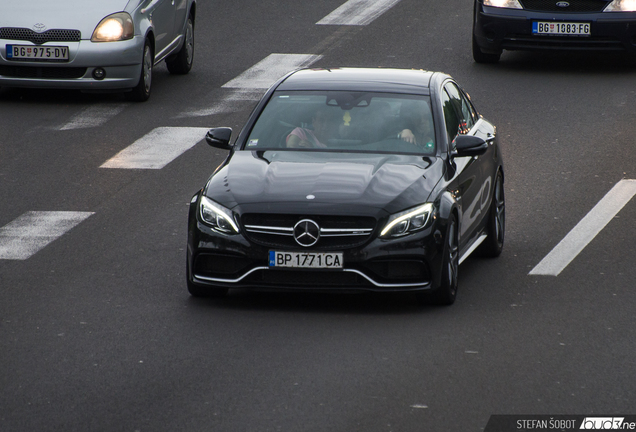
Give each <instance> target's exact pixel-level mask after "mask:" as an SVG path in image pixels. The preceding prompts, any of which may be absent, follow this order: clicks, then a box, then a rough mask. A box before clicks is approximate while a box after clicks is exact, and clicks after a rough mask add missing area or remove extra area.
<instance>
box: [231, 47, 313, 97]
mask: <svg viewBox="0 0 636 432" xmlns="http://www.w3.org/2000/svg"><path fill="white" fill-rule="evenodd" d="M321 58H322V56H321V55H315V54H270V55H268V56H267V57H265V58H264V59H263V60H261V61H260V62H258V63H256V64H255V65H254V66H252V67H251V68H249V69H248V70H246V71H245V72H243V73H242V74H240V75H239V76H237V77H236V78H234V79H232V80H230V81H228V82H227V83H225V84H223V87H224V88H241V89H268V88H269V87H270V86H271V85H272V84H274V83H275V82H276V80H277V79H279V78H281V77H282V76H284V75H285V74H286V73H287V72H291V71H293V70H295V69H298V68H303V67H308V66H310V65H312V64H313V63H315V62H317V61H318V60H320V59H321Z"/></svg>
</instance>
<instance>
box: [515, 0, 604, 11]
mask: <svg viewBox="0 0 636 432" xmlns="http://www.w3.org/2000/svg"><path fill="white" fill-rule="evenodd" d="M520 2H521V5H522V6H523V8H524V9H526V10H534V11H541V12H563V13H572V12H602V11H603V9H605V6H607V4H608V2H607V1H605V0H569V1H568V2H567V3H569V6H567V7H560V6H557V3H563V2H559V1H557V0H520Z"/></svg>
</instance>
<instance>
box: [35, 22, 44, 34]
mask: <svg viewBox="0 0 636 432" xmlns="http://www.w3.org/2000/svg"><path fill="white" fill-rule="evenodd" d="M44 30H46V26H45V25H44V24H42V23H37V24H35V25H34V26H33V31H35V32H36V33H42V32H43V31H44Z"/></svg>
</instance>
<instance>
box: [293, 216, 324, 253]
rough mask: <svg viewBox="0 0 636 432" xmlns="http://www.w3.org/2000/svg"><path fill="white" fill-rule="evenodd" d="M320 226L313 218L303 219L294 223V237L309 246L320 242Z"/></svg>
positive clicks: (297, 241) (299, 242) (298, 241)
mask: <svg viewBox="0 0 636 432" xmlns="http://www.w3.org/2000/svg"><path fill="white" fill-rule="evenodd" d="M319 238H320V227H319V226H318V224H317V223H316V222H314V221H312V220H311V219H303V220H301V221H300V222H298V223H297V224H296V225H294V239H295V240H296V243H298V244H299V245H301V246H304V247H309V246H313V245H315V244H316V243H317V242H318V239H319Z"/></svg>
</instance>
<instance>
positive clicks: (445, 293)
mask: <svg viewBox="0 0 636 432" xmlns="http://www.w3.org/2000/svg"><path fill="white" fill-rule="evenodd" d="M443 253H444V257H443V260H442V280H441V283H440V286H439V287H438V288H437V289H436V290H435V291H433V292H432V293H420V294H419V300H420V302H421V303H428V304H435V305H446V306H448V305H452V304H453V303H455V299H456V298H457V285H458V278H457V275H458V273H459V237H458V229H457V220H456V219H455V215H451V217H450V218H449V220H448V229H447V232H446V244H445V246H444V252H443Z"/></svg>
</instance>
